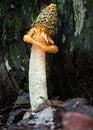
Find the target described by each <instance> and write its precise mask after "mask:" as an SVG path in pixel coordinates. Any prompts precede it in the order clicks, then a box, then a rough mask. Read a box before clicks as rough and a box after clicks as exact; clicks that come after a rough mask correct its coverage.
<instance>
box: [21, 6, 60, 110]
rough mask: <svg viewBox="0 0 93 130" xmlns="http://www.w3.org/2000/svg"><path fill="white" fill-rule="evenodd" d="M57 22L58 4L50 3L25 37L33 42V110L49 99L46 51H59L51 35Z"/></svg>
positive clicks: (30, 67)
mask: <svg viewBox="0 0 93 130" xmlns="http://www.w3.org/2000/svg"><path fill="white" fill-rule="evenodd" d="M56 23H57V10H56V5H55V4H50V5H49V6H47V7H46V8H44V9H43V10H42V11H41V13H40V14H39V16H38V17H37V19H36V21H35V22H34V27H33V28H32V29H30V31H29V32H28V33H27V34H26V35H24V37H23V40H24V42H26V43H30V44H32V48H31V56H30V62H29V94H30V104H31V109H32V111H34V110H35V109H37V108H38V106H39V105H40V104H42V103H43V102H44V101H45V100H48V94H47V83H46V59H45V58H46V53H57V52H58V47H57V46H56V45H54V41H53V40H52V38H51V37H50V34H53V33H54V31H55V26H56Z"/></svg>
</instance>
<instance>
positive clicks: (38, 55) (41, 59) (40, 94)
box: [29, 45, 48, 110]
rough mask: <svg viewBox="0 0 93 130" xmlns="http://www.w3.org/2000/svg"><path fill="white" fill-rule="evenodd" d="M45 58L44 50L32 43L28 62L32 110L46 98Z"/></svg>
mask: <svg viewBox="0 0 93 130" xmlns="http://www.w3.org/2000/svg"><path fill="white" fill-rule="evenodd" d="M45 58H46V53H45V51H43V50H41V49H40V48H39V47H37V46H36V45H32V48H31V56H30V62H29V94H30V104H31V108H32V110H35V109H36V108H37V107H38V105H40V104H41V103H43V102H44V100H47V99H48V95H47V85H46V63H45V61H46V59H45Z"/></svg>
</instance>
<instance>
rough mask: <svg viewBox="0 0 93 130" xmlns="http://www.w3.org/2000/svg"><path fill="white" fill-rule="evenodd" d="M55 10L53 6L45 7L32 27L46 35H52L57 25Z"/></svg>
mask: <svg viewBox="0 0 93 130" xmlns="http://www.w3.org/2000/svg"><path fill="white" fill-rule="evenodd" d="M57 20H58V18H57V8H56V5H55V4H50V5H49V6H47V7H45V8H44V9H43V10H42V11H41V13H40V14H39V15H38V17H37V19H36V20H35V22H34V27H36V28H42V30H44V31H45V32H47V33H48V34H54V33H55V28H56V24H57Z"/></svg>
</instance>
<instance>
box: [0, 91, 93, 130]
mask: <svg viewBox="0 0 93 130" xmlns="http://www.w3.org/2000/svg"><path fill="white" fill-rule="evenodd" d="M48 108H52V110H53V117H54V118H53V120H48V121H46V122H44V123H42V124H41V123H39V122H38V121H39V120H38V119H36V118H38V116H37V117H35V115H39V116H40V113H42V111H45V112H46V110H48ZM25 113H28V116H27V118H25V119H23V117H24V115H25ZM48 114H49V113H48ZM41 115H42V116H43V117H44V118H46V114H45V113H43V114H41ZM35 119H36V121H35ZM42 119H43V118H42ZM33 121H34V123H31V122H33ZM0 130H93V106H92V105H90V104H89V102H88V101H87V99H85V98H74V99H69V100H66V101H64V102H63V101H61V100H58V99H55V100H49V101H45V102H44V103H43V104H41V105H40V106H39V107H38V109H37V110H36V111H34V113H33V112H32V111H31V109H30V103H29V94H28V93H25V92H22V93H21V94H19V95H18V97H17V100H16V101H15V103H14V104H13V105H11V106H8V107H5V108H2V109H1V110H0Z"/></svg>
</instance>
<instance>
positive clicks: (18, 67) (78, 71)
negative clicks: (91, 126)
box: [0, 0, 93, 108]
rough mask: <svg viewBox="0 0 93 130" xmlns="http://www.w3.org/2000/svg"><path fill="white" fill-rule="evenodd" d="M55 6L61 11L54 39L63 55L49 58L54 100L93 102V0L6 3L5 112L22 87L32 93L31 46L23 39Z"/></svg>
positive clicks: (1, 64) (0, 11)
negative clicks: (42, 12)
mask: <svg viewBox="0 0 93 130" xmlns="http://www.w3.org/2000/svg"><path fill="white" fill-rule="evenodd" d="M50 3H55V4H57V9H58V24H57V31H56V34H55V35H54V36H52V38H53V40H54V41H55V44H56V45H57V46H58V47H59V52H58V53H57V54H55V55H54V54H47V65H46V66H47V69H46V71H47V84H48V93H49V98H55V97H59V99H61V100H66V99H68V98H73V97H85V98H88V99H89V100H92V99H93V0H89V1H88V0H49V1H47V0H1V1H0V34H1V35H0V37H1V38H0V108H1V107H3V106H6V105H10V104H11V103H13V102H14V101H15V99H16V97H17V96H18V92H19V91H20V89H23V90H24V91H26V92H28V70H29V56H30V48H31V45H29V44H25V43H24V42H23V36H24V34H26V33H27V31H28V30H29V29H30V28H31V26H32V23H33V22H34V20H35V19H36V17H37V16H38V14H39V13H40V10H41V9H42V8H43V7H45V6H47V5H49V4H50ZM92 101H93V100H92ZM92 103H93V102H92Z"/></svg>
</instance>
